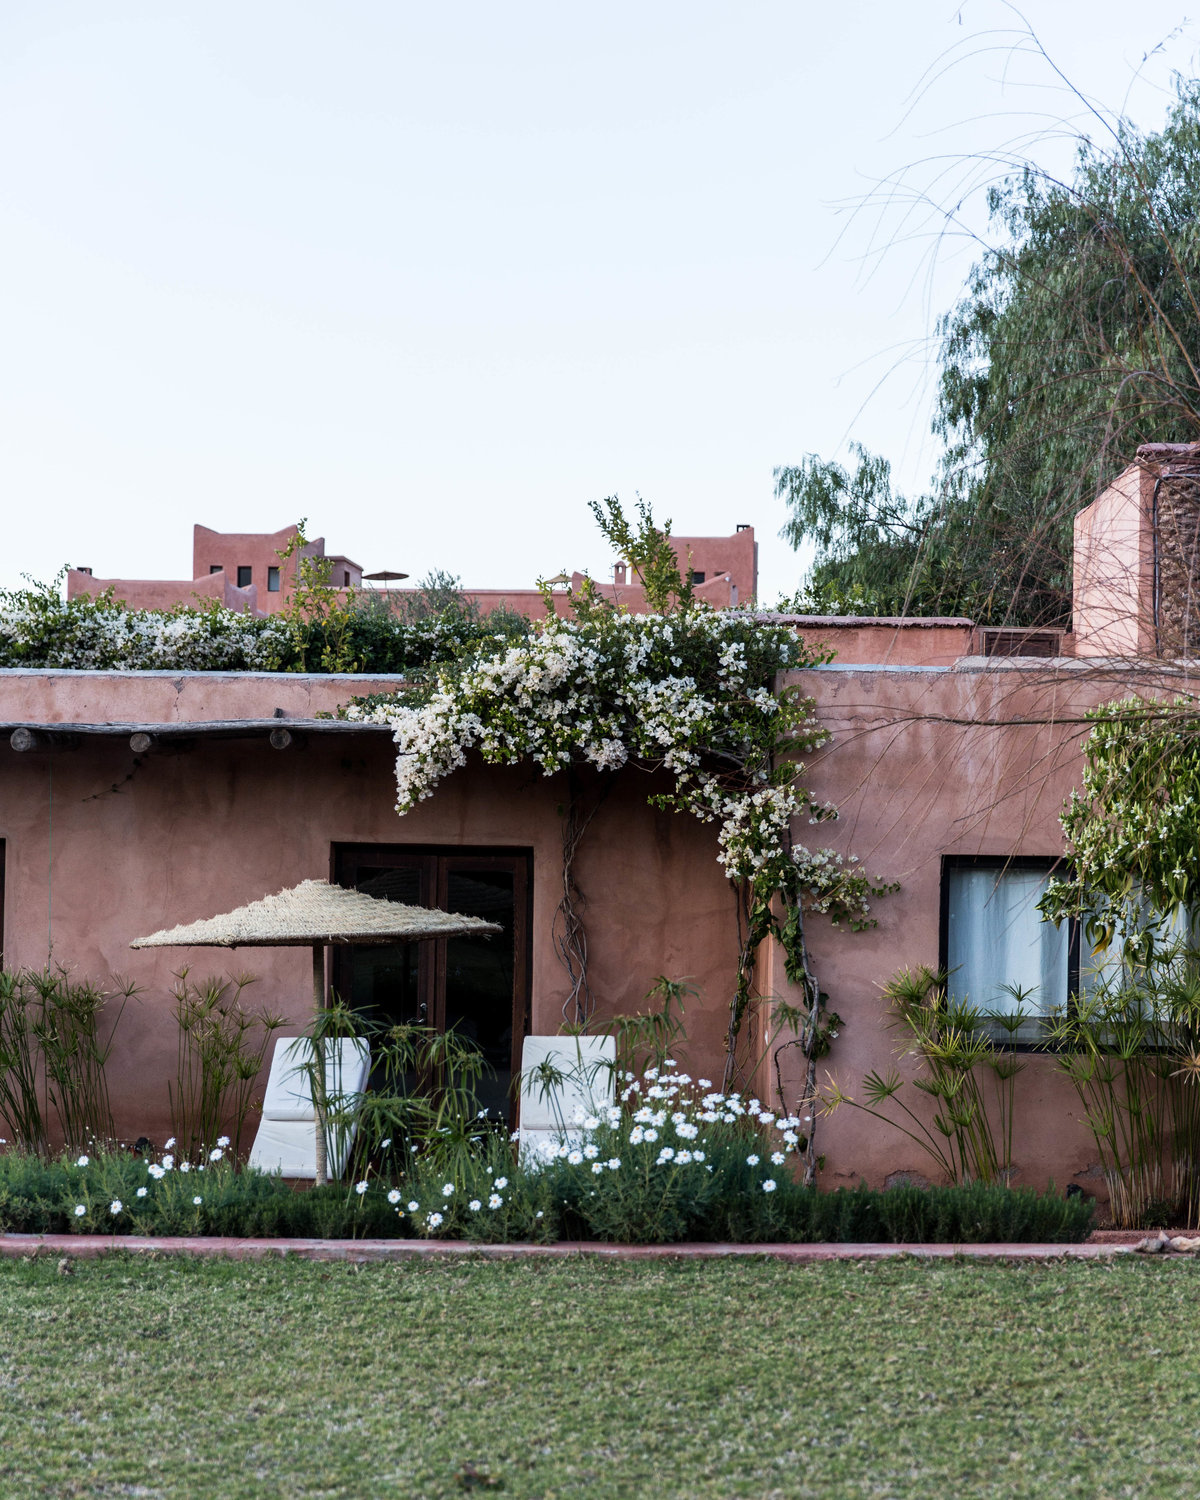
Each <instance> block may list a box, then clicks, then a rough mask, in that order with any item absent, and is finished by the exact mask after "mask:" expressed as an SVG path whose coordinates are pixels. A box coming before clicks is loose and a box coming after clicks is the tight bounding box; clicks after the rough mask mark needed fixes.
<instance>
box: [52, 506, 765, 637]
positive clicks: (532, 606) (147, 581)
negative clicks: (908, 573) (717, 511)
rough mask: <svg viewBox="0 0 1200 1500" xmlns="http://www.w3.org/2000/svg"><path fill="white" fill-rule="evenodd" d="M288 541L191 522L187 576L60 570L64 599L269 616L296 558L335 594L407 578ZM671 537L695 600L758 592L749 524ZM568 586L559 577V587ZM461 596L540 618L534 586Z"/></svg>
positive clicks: (606, 586)
mask: <svg viewBox="0 0 1200 1500" xmlns="http://www.w3.org/2000/svg"><path fill="white" fill-rule="evenodd" d="M295 536H296V528H295V526H285V527H283V528H282V530H280V531H274V532H231V531H213V530H212V529H211V528H209V527H208V526H199V525H197V526H195V527H194V528H193V535H192V577H191V578H190V579H165V578H96V577H94V576H93V573H92V569H91V568H78V567H77V568H70V569H68V571H67V598H68V599H75V598H78V597H79V596H80V595H83V594H98V593H101V592H103V590H105V589H111V590H112V592H113V596H114V597H115V598H116V599H118V600H120V601H122V602H123V603H124V604H126V605H127V606H128V607H129V608H130V609H175V608H179V607H181V606H182V607H195V606H203V605H205V604H209V603H216V604H220V605H223V606H224V607H225V608H226V609H233V610H237V611H239V612H248V613H250V614H257V615H272V614H276V613H277V612H278V611H279V610H281V609H284V608H286V607H287V603H288V598H289V595H290V593H291V590H292V588H293V587H294V585H295V580H296V567H297V563H298V559H299V558H300V557H309V558H311V559H312V560H313V561H314V562H323V563H324V564H326V566H327V567H328V569H329V581H330V583H331V584H332V586H333V587H334V588H336V589H338V590H350V589H361V588H363V586H364V579H365V580H366V582H367V585H368V586H369V585H370V584H371V582H372V580H375V581H379V580H384V581H387V580H392V579H403V578H406V577H407V576H408V575H407V574H405V573H387V572H382V571H381V572H377V573H367V574H364V573H363V569H362V566H361V564H359V563H356V562H354V561H352V560H351V559H350V558H348V557H343V556H342V555H341V554H340V553H328V552H326V550H325V538H324V537H323V536H319V537H317V538H315V540H313V541H311V542H308V543H307V544H306V545H305V546H303V547H298V548H296V549H295V552H294V554H293V556H292V557H290V558H286V559H285V558H284V557H283V556H282V554H283V553H284V552H285V551H287V549H288V547H289V545H290V544H291V543H292V542H293V541H294V539H295ZM670 540H671V544H672V546H673V547H674V548H675V553H676V556H677V557H678V559H679V564H680V567H681V568H688V569H690V571H691V575H692V582H693V584H694V585H695V589H696V596H697V598H699V599H702V600H704V601H705V603H707V604H711V605H712V606H713V608H714V609H726V608H730V607H736V606H737V605H738V604H739V603H740V604H742V605H746V604H749V603H752V602H753V600H754V597H755V593H756V591H757V589H758V544H757V543H756V542H755V540H754V528H753V527H752V526H739V527H738V528H737V530H736V531H735V532H734V533H733V535H732V536H728V537H706V536H680V537H674V536H673V537H671V539H670ZM612 575H613V576H612V581H611V582H606V581H599V582H598V587H599V589H600V592H601V593H602V594H604V595H605V596H606V597H608V598H610V599H612V600H613V602H614V603H616V604H619V605H620V606H621V607H622V608H624V609H627V610H629V611H630V613H632V614H644V613H645V611H646V597H645V591H644V590H643V589H642V587H641V585H640V584H639V583H638V582H637V579H636V578H635V577H633V576H632V573H631V569H630V568H629V565H628V563H626V562H622V561H620V560H618V561H617V562H616V563H614V565H613V568H612ZM583 579H584V575H583V574H582V573H580V572H578V571H576V572H575V573H574V574H572V576H571V578H570V580H569V582H570V583H571V586H572V587H573V588H575V589H578V588H579V587H580V585H581V584H582V583H583ZM567 582H568V580H567V579H566V577H565V576H564V577H563V578H562V580H561V583H562V584H566V583H567ZM412 592H413V591H412V590H406V589H392V588H387V589H373V590H372V597H373V598H374V599H376V600H387V601H389V602H391V603H393V604H398V605H402V603H403V601H404V599H405V597H406V596H408V595H411V593H412ZM464 592H465V594H466V596H467V597H468V598H471V599H474V600H475V601H476V602H477V603H478V604H479V606H480V608H481V609H482V610H483V612H484V614H490V613H491V611H492V610H493V609H497V608H499V607H500V606H502V605H503V606H507V607H508V608H509V609H513V610H516V611H518V612H519V613H520V614H523V615H526V616H528V617H529V618H530V619H541V618H542V617H543V616H544V615H545V613H546V606H545V602H544V600H543V598H542V594H541V592H540V591H539V590H538V589H536V588H525V589H475V590H471V589H467V590H465V591H464ZM555 604H556V607H557V609H558V613H559V614H565V613H566V612H567V610H568V608H569V603H568V595H567V593H566V590H565V588H560V591H559V592H558V593H557V594H556V596H555Z"/></svg>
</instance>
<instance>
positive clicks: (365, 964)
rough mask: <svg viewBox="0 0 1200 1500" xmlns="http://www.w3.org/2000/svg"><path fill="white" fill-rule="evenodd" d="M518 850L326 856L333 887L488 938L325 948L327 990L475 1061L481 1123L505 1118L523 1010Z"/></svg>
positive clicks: (524, 882)
mask: <svg viewBox="0 0 1200 1500" xmlns="http://www.w3.org/2000/svg"><path fill="white" fill-rule="evenodd" d="M531 866H532V860H531V857H530V855H529V854H528V853H527V852H524V851H498V850H487V849H482V850H478V851H466V850H462V849H427V848H421V849H415V848H409V847H406V846H403V845H363V844H358V845H347V846H340V847H337V848H335V850H334V878H335V880H336V881H337V882H338V883H339V884H340V885H344V886H348V887H351V888H353V889H355V890H361V891H366V892H367V893H369V894H370V895H373V896H383V897H386V898H388V899H389V900H392V901H402V902H404V903H405V904H406V905H410V906H427V907H440V908H441V909H442V910H443V911H451V912H457V913H460V914H463V915H466V916H476V917H483V918H485V919H486V920H487V921H489V922H495V923H497V924H498V925H499V926H500V927H501V928H502V929H503V930H502V931H501V932H500V933H497V934H496V935H494V936H492V937H489V938H470V937H457V938H448V939H447V938H442V939H439V940H438V941H436V942H421V943H398V944H389V945H386V946H381V947H341V948H338V949H336V950H335V962H334V989H335V990H336V991H337V993H338V994H340V995H341V996H342V998H343V999H344V1000H345V1001H346V1002H347V1003H348V1004H350V1005H351V1006H353V1007H354V1009H356V1010H359V1011H361V1012H362V1013H363V1015H364V1017H367V1018H369V1019H370V1020H371V1021H372V1022H373V1023H375V1024H381V1025H396V1024H398V1023H404V1022H415V1023H417V1024H420V1025H427V1026H433V1027H436V1028H437V1029H438V1030H439V1031H446V1030H449V1029H450V1028H453V1029H454V1030H455V1032H456V1033H457V1034H458V1035H459V1036H460V1037H462V1038H463V1039H464V1040H467V1041H470V1042H473V1043H474V1044H475V1045H476V1046H478V1047H479V1049H480V1051H481V1052H482V1053H483V1056H484V1059H485V1061H486V1063H487V1065H488V1071H487V1072H486V1073H485V1075H484V1077H483V1078H482V1079H481V1081H480V1086H479V1092H480V1096H481V1101H480V1102H481V1104H483V1105H484V1106H485V1107H486V1109H487V1111H488V1115H489V1117H490V1118H492V1119H495V1120H508V1119H509V1118H510V1117H511V1115H512V1111H513V1101H512V1097H511V1093H510V1089H511V1085H512V1080H513V1076H514V1073H515V1071H516V1069H517V1067H519V1065H520V1057H519V1053H520V1044H521V1040H522V1038H523V1037H524V1034H525V1029H526V1016H527V1013H528V1007H529V961H528V942H529V920H528V913H529V888H530V875H531Z"/></svg>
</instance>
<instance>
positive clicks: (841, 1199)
mask: <svg viewBox="0 0 1200 1500" xmlns="http://www.w3.org/2000/svg"><path fill="white" fill-rule="evenodd" d="M182 1165H183V1164H182V1163H180V1164H179V1165H176V1166H174V1168H173V1169H171V1170H168V1171H165V1172H164V1171H162V1169H161V1168H160V1167H159V1166H158V1165H157V1164H156V1163H147V1162H146V1161H145V1160H143V1159H142V1158H141V1157H138V1156H136V1155H133V1154H132V1153H128V1152H121V1151H112V1152H99V1153H96V1154H95V1155H93V1156H81V1157H79V1158H74V1159H73V1158H71V1157H60V1158H58V1159H56V1160H51V1161H46V1160H45V1159H42V1158H39V1157H36V1156H34V1155H32V1154H29V1153H25V1152H19V1151H8V1152H5V1153H3V1154H0V1231H3V1232H5V1233H19V1234H64V1233H72V1232H80V1233H98V1232H103V1233H112V1234H141V1235H172V1234H188V1235H229V1236H235V1237H239V1238H243V1237H279V1238H299V1239H308V1238H319V1239H364V1238H370V1239H389V1238H390V1239H396V1238H407V1237H414V1236H417V1235H420V1236H422V1237H424V1238H431V1239H466V1240H471V1241H474V1242H478V1243H482V1242H487V1241H490V1242H497V1241H524V1240H537V1241H540V1242H542V1243H549V1242H552V1241H554V1240H560V1239H596V1240H609V1241H616V1240H618V1239H619V1240H621V1241H624V1242H627V1243H630V1244H646V1243H659V1244H672V1243H674V1244H678V1243H684V1242H688V1241H692V1242H695V1241H706V1240H707V1241H726V1242H734V1243H741V1244H756V1243H757V1244H765V1243H770V1242H785V1243H793V1244H801V1243H808V1244H812V1243H853V1242H871V1241H874V1242H885V1243H895V1244H906V1243H907V1244H912V1243H919V1242H926V1243H934V1242H942V1243H956V1244H982V1243H991V1242H1005V1241H1008V1242H1014V1243H1020V1242H1030V1241H1037V1242H1050V1243H1066V1242H1069V1241H1077V1240H1082V1239H1084V1238H1086V1236H1087V1234H1088V1232H1089V1231H1090V1229H1091V1227H1092V1205H1091V1204H1090V1203H1088V1202H1085V1201H1084V1200H1082V1199H1080V1198H1063V1197H1060V1196H1059V1195H1058V1194H1057V1193H1054V1192H1046V1193H1039V1192H1036V1191H1035V1190H1034V1189H1032V1188H1005V1187H1002V1186H997V1185H995V1184H983V1183H977V1184H972V1185H969V1186H965V1187H934V1188H921V1187H916V1186H912V1185H904V1186H899V1187H891V1188H884V1189H875V1188H868V1187H866V1186H859V1187H856V1188H839V1189H837V1190H836V1191H834V1192H825V1191H822V1190H820V1189H817V1188H805V1187H802V1186H800V1185H799V1184H796V1183H794V1182H792V1181H791V1180H790V1179H789V1178H781V1180H780V1181H779V1183H778V1186H777V1188H776V1190H774V1191H773V1192H771V1193H763V1192H762V1191H753V1190H748V1189H747V1188H746V1187H745V1186H744V1185H742V1186H738V1187H734V1185H733V1184H730V1189H729V1190H728V1191H725V1192H722V1193H720V1194H719V1195H717V1196H716V1197H714V1198H709V1199H705V1200H703V1201H697V1202H696V1203H695V1204H694V1205H692V1207H693V1208H694V1209H695V1211H694V1212H693V1211H689V1208H688V1206H687V1205H685V1204H680V1203H679V1202H675V1203H674V1204H673V1205H672V1206H671V1208H670V1212H669V1213H668V1214H666V1215H664V1214H663V1213H661V1212H658V1211H656V1210H655V1206H654V1205H652V1204H650V1203H647V1202H645V1201H642V1202H641V1203H640V1204H638V1203H634V1202H632V1201H631V1202H630V1203H629V1205H628V1207H629V1210H630V1211H629V1212H628V1213H627V1214H626V1215H625V1216H624V1217H622V1218H620V1219H618V1218H615V1217H614V1210H613V1206H612V1205H613V1202H614V1201H616V1199H615V1197H613V1196H611V1195H610V1198H609V1203H608V1206H607V1208H600V1207H598V1206H597V1207H592V1205H593V1204H596V1205H598V1200H599V1197H600V1196H601V1195H596V1196H595V1197H594V1198H589V1197H588V1196H587V1195H586V1193H576V1194H572V1193H571V1192H570V1190H569V1188H568V1187H567V1178H566V1175H565V1173H564V1172H562V1171H559V1170H556V1168H555V1166H554V1165H553V1164H551V1165H550V1166H549V1167H546V1168H543V1169H540V1170H535V1171H532V1172H525V1171H523V1170H521V1169H520V1168H518V1167H511V1168H509V1169H508V1171H509V1174H510V1175H509V1176H508V1177H505V1176H499V1177H498V1176H497V1175H496V1173H495V1169H494V1168H493V1169H492V1170H491V1172H487V1171H486V1169H484V1168H482V1167H481V1169H480V1176H479V1181H478V1182H474V1181H464V1182H463V1183H462V1184H461V1185H460V1186H455V1185H453V1184H449V1183H443V1184H441V1185H440V1186H438V1185H435V1184H434V1183H433V1181H432V1179H430V1180H429V1181H424V1180H421V1179H410V1180H408V1181H407V1182H402V1183H401V1184H400V1185H399V1186H398V1187H389V1186H388V1184H387V1183H386V1182H381V1181H378V1180H376V1181H372V1182H369V1183H367V1182H363V1183H360V1184H354V1183H351V1184H346V1185H334V1186H330V1187H325V1188H310V1189H308V1190H307V1191H303V1190H300V1191H298V1190H296V1189H295V1188H294V1187H292V1186H290V1185H288V1184H287V1183H285V1182H282V1181H281V1180H280V1179H279V1178H276V1177H270V1176H265V1175H264V1174H262V1173H259V1172H255V1171H251V1170H247V1169H243V1170H237V1169H236V1168H235V1167H234V1166H233V1165H232V1163H231V1162H230V1161H229V1159H228V1158H227V1157H226V1158H224V1159H221V1160H219V1161H216V1162H209V1163H208V1164H207V1169H205V1167H204V1165H202V1164H193V1165H191V1166H190V1168H189V1170H187V1171H184V1170H181V1169H180V1168H181V1167H182ZM151 1166H154V1167H155V1171H156V1172H157V1173H158V1175H155V1173H152V1172H151V1171H150V1167H151ZM485 1174H486V1175H485ZM446 1187H452V1189H453V1190H452V1191H451V1192H449V1193H446V1192H445V1188H446ZM619 1196H621V1197H624V1195H623V1194H622V1195H619ZM434 1205H436V1207H435V1206H434Z"/></svg>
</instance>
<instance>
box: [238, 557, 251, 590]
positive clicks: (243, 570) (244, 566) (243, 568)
mask: <svg viewBox="0 0 1200 1500" xmlns="http://www.w3.org/2000/svg"><path fill="white" fill-rule="evenodd" d="M243 574H245V582H244V583H243V581H242V575H243ZM253 582H254V567H253V564H251V563H238V570H237V586H238V588H240V589H248V588H249V587H250V585H251V584H252V583H253Z"/></svg>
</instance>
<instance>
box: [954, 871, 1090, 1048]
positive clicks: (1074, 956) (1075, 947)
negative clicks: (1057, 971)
mask: <svg viewBox="0 0 1200 1500" xmlns="http://www.w3.org/2000/svg"><path fill="white" fill-rule="evenodd" d="M1069 869H1070V865H1069V863H1068V861H1067V860H1066V859H1065V858H1064V857H1063V856H1062V855H1061V854H1060V855H1052V854H943V855H942V863H941V873H940V877H939V878H940V881H941V890H940V903H939V914H938V969H939V971H940V972H941V973H943V974H946V973H947V971H948V969H949V964H950V878H949V877H950V872H951V870H994V871H995V872H996V874H998V875H999V874H1003V872H1004V871H1005V870H1036V871H1038V872H1040V873H1041V874H1044V875H1053V874H1063V873H1066V872H1067V871H1068V870H1069ZM1078 990H1079V922H1078V921H1077V920H1076V919H1075V918H1074V917H1072V918H1070V919H1069V925H1068V928H1067V994H1066V1003H1067V1005H1072V1004H1073V1003H1074V999H1075V995H1076V993H1077V992H1078ZM999 1031H1000V1029H999V1028H996V1029H995V1030H994V1031H993V1032H992V1033H990V1034H991V1036H992V1040H993V1041H994V1042H996V1044H997V1045H998V1046H1000V1047H1003V1049H1004V1050H1005V1051H1006V1052H1044V1051H1046V1050H1047V1049H1046V1046H1045V1044H1044V1043H1043V1042H1031V1041H1013V1040H1011V1039H1009V1038H1006V1037H1004V1036H1002V1035H1001V1034H999Z"/></svg>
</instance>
